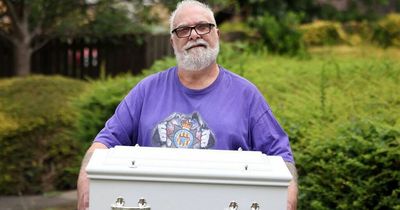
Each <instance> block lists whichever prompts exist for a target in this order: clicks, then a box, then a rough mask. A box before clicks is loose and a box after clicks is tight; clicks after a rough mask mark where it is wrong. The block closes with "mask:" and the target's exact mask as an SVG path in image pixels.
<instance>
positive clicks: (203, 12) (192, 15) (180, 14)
mask: <svg viewBox="0 0 400 210" xmlns="http://www.w3.org/2000/svg"><path fill="white" fill-rule="evenodd" d="M209 22H213V18H212V14H211V13H210V12H209V11H208V10H207V9H205V8H203V7H200V6H196V5H192V6H186V7H182V8H181V9H180V10H178V11H177V13H176V16H175V20H174V26H175V27H179V26H188V25H194V24H198V23H209Z"/></svg>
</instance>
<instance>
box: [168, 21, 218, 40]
mask: <svg viewBox="0 0 400 210" xmlns="http://www.w3.org/2000/svg"><path fill="white" fill-rule="evenodd" d="M212 27H215V25H214V24H212V23H199V24H197V25H195V26H182V27H178V28H175V29H174V30H172V31H171V33H175V34H176V36H177V37H179V38H187V37H189V36H190V35H191V34H192V30H193V29H194V30H195V31H196V33H197V34H198V35H204V34H208V33H210V31H211V28H212Z"/></svg>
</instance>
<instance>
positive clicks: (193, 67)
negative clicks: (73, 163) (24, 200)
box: [78, 0, 297, 210]
mask: <svg viewBox="0 0 400 210" xmlns="http://www.w3.org/2000/svg"><path fill="white" fill-rule="evenodd" d="M170 27H171V44H172V46H173V48H174V52H175V55H176V59H177V63H178V66H177V67H172V68H170V69H167V70H165V71H163V72H160V73H157V74H154V75H151V76H149V77H147V78H145V79H144V80H143V81H141V82H140V83H139V84H138V85H136V87H134V88H133V89H132V90H131V91H130V92H129V94H128V95H127V96H126V97H125V98H124V100H123V101H122V102H121V103H120V104H119V106H118V107H117V109H116V111H115V113H114V115H113V116H112V117H111V118H110V119H109V120H108V121H107V122H106V124H105V127H104V128H103V129H102V130H101V131H100V133H99V134H98V135H97V136H96V138H95V140H94V143H93V145H92V146H91V147H90V148H89V149H88V151H87V153H86V155H85V158H84V160H83V162H82V168H81V172H80V175H79V179H78V209H80V210H81V209H85V208H87V206H88V196H89V193H88V189H89V182H88V179H87V175H86V172H85V170H84V169H85V167H86V165H87V162H88V160H89V158H90V156H91V154H92V153H93V151H94V149H96V148H111V147H114V146H115V145H135V144H139V145H141V146H156V147H174V148H196V149H208V148H212V149H225V150H237V149H238V148H242V149H244V150H257V151H261V152H263V153H265V154H268V155H280V156H282V157H283V159H284V160H285V162H286V163H287V165H288V168H289V170H290V171H291V172H292V174H293V175H294V177H296V176H297V175H296V168H295V167H294V161H293V156H292V152H291V149H290V145H289V140H288V137H287V135H286V134H285V132H284V131H283V130H282V128H281V127H280V125H279V124H278V122H277V121H276V120H275V118H274V116H273V115H272V112H271V109H270V108H269V106H268V104H267V103H266V101H265V99H264V98H263V96H262V95H261V93H260V92H259V91H258V90H257V88H256V87H255V86H254V85H253V84H251V83H250V82H248V81H247V80H245V79H243V78H241V77H239V76H238V75H235V74H233V73H231V72H229V71H228V70H226V69H224V68H223V67H221V66H218V64H217V63H216V59H217V55H218V53H219V30H218V28H217V26H216V22H215V18H214V14H213V12H212V11H211V10H210V8H209V7H208V6H207V5H204V4H202V3H199V2H197V1H193V0H186V1H183V2H181V3H179V4H178V6H177V8H176V10H175V11H174V12H173V13H172V15H171V18H170ZM296 204H297V184H296V178H295V179H293V181H292V182H291V184H290V186H289V194H288V209H296Z"/></svg>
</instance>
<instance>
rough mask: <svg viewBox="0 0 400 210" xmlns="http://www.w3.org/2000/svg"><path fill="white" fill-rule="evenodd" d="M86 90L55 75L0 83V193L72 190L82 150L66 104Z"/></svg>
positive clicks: (74, 112)
mask: <svg viewBox="0 0 400 210" xmlns="http://www.w3.org/2000/svg"><path fill="white" fill-rule="evenodd" d="M84 87H85V84H84V83H83V82H82V81H77V80H72V79H66V78H62V77H58V76H55V77H44V76H32V77H27V78H15V79H2V80H0V90H1V91H0V149H1V153H0V159H1V162H0V171H1V173H0V194H6V195H7V194H31V193H40V192H44V191H50V190H55V189H72V188H74V187H75V183H76V177H77V173H78V170H79V165H80V158H81V154H82V148H81V147H80V145H79V142H77V141H76V140H75V139H73V138H71V136H70V131H71V129H73V127H72V124H73V122H74V121H75V118H76V110H74V109H73V108H72V107H71V106H70V101H71V100H72V98H73V97H75V96H76V95H78V94H79V93H80V92H81V91H82V90H83V89H84Z"/></svg>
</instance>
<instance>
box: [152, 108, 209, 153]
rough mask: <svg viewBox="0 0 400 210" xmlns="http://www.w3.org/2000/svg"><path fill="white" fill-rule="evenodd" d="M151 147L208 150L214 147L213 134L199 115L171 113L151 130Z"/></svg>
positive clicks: (195, 113)
mask: <svg viewBox="0 0 400 210" xmlns="http://www.w3.org/2000/svg"><path fill="white" fill-rule="evenodd" d="M152 142H153V146H158V147H174V148H194V149H208V148H211V147H212V146H214V144H215V136H214V133H213V132H212V131H211V130H210V129H209V128H208V126H207V124H206V123H205V122H204V121H203V119H202V118H201V116H200V114H199V113H197V112H194V113H192V114H189V115H186V114H182V113H176V112H175V113H173V114H171V115H170V116H169V117H167V118H166V119H165V120H163V121H161V122H159V123H158V124H157V126H156V127H155V128H154V130H153V138H152Z"/></svg>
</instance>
